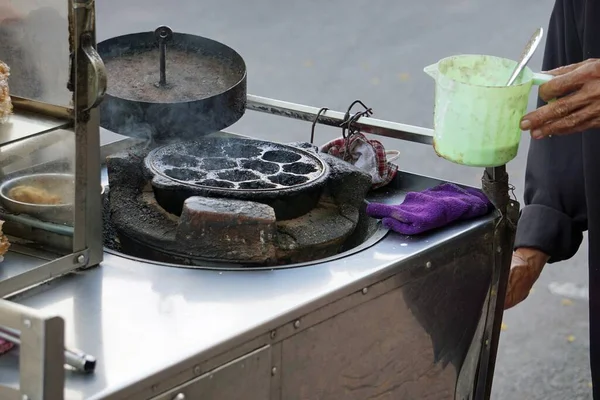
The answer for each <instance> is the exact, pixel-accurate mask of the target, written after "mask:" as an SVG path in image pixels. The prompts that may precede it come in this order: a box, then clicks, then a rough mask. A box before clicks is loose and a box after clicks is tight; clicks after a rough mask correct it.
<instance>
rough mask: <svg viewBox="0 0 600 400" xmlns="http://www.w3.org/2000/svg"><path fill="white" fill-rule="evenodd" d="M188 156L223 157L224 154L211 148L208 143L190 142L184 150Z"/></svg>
mask: <svg viewBox="0 0 600 400" xmlns="http://www.w3.org/2000/svg"><path fill="white" fill-rule="evenodd" d="M185 151H186V152H187V153H188V154H193V155H194V156H196V157H199V158H204V157H219V156H223V155H224V152H223V149H221V148H216V147H215V146H211V144H210V142H192V143H186V150H185Z"/></svg>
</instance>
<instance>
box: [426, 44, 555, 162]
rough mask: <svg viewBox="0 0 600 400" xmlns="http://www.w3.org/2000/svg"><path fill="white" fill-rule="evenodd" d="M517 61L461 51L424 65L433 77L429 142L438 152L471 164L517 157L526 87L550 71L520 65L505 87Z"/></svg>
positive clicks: (543, 79)
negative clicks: (542, 71)
mask: <svg viewBox="0 0 600 400" xmlns="http://www.w3.org/2000/svg"><path fill="white" fill-rule="evenodd" d="M516 65H517V63H516V61H512V60H508V59H504V58H499V57H493V56H485V55H460V56H454V57H448V58H444V59H443V60H441V61H439V62H438V63H437V64H434V65H430V66H428V67H426V68H425V72H426V73H427V74H428V75H430V76H431V77H433V78H434V79H435V108H434V122H433V129H434V139H433V147H434V149H435V151H436V153H437V154H438V155H439V156H441V157H443V158H445V159H446V160H449V161H452V162H454V163H457V164H462V165H468V166H473V167H497V166H500V165H504V164H506V163H507V162H509V161H511V160H512V159H514V158H515V157H516V156H517V152H518V150H519V142H520V141H521V129H520V128H519V124H520V121H521V118H523V116H524V115H525V113H526V112H527V104H528V101H529V93H530V91H531V88H532V86H533V85H541V84H543V83H546V82H548V81H549V80H550V79H552V76H551V75H546V74H538V73H533V72H532V71H531V69H529V68H527V67H525V68H524V69H523V71H522V72H521V74H520V76H519V77H518V78H517V80H516V81H515V83H514V84H513V85H512V86H506V83H507V81H508V78H509V77H510V75H511V74H512V72H513V70H514V68H515V66H516Z"/></svg>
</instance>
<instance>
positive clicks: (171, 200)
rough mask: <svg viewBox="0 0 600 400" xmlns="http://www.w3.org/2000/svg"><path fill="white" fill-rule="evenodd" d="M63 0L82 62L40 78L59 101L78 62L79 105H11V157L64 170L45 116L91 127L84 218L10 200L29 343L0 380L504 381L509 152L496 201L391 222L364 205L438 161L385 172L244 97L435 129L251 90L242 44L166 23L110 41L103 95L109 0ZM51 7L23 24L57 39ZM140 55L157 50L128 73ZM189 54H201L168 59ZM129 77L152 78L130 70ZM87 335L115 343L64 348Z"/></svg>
mask: <svg viewBox="0 0 600 400" xmlns="http://www.w3.org/2000/svg"><path fill="white" fill-rule="evenodd" d="M48 1H49V0H48ZM21 3H25V2H12V4H18V5H20V4H21ZM35 3H36V4H37V3H44V0H40V1H38V2H35ZM52 3H53V4H54V3H56V4H58V3H60V2H58V1H55V0H52ZM115 4H116V3H115ZM64 6H66V7H67V8H66V10H62V13H59V16H61V18H62V19H61V21H62V22H63V23H64V30H63V31H60V32H57V34H56V37H60V38H63V40H64V41H66V40H67V37H68V38H69V43H63V44H64V48H63V50H65V51H66V53H71V54H70V57H66V56H65V57H62V58H61V57H60V56H59V55H60V54H59V52H57V53H56V54H54V55H56V56H57V58H60V59H61V60H62V63H64V68H58V69H57V68H55V70H57V71H55V72H56V73H52V74H48V76H44V77H43V78H45V79H44V81H45V82H44V83H45V84H44V85H37V84H34V86H36V88H38V86H39V89H40V90H41V89H43V91H45V92H46V93H45V95H44V96H43V97H42V98H41V100H45V101H48V99H52V98H55V97H56V95H59V94H60V93H48V89H47V88H51V87H53V86H54V85H55V84H56V81H57V79H56V77H57V76H63V77H67V76H68V77H70V81H69V85H68V86H67V85H66V84H65V85H64V86H65V91H66V92H67V93H66V94H67V96H66V98H67V100H69V101H71V100H72V102H73V104H71V105H66V104H70V103H69V101H67V102H63V105H62V106H59V105H51V104H45V103H42V102H40V101H37V100H40V99H37V100H33V101H30V100H27V99H21V98H17V97H13V100H14V103H15V110H16V111H15V115H13V117H12V118H13V121H12V122H13V124H8V125H0V139H1V140H0V142H1V144H2V147H1V148H0V150H1V151H0V156H4V157H0V166H5V164H10V165H9V167H10V171H11V172H10V173H11V174H16V175H19V174H22V173H23V171H26V172H27V173H39V172H40V171H41V172H44V173H52V172H56V171H55V169H56V168H58V167H57V165H56V163H57V162H58V163H59V164H60V163H61V162H62V161H64V160H62V159H61V160H57V159H56V158H57V157H56V154H55V153H56V149H55V148H51V147H47V146H49V145H50V144H54V143H55V142H56V140H54V137H56V136H51V135H50V136H46V133H49V132H50V131H52V133H56V132H60V131H61V130H70V132H74V133H75V135H73V136H74V140H73V141H74V142H75V146H74V147H75V148H74V153H75V154H74V155H73V157H72V159H73V160H74V164H75V165H74V170H75V182H76V183H75V189H76V190H75V196H74V197H75V198H74V200H73V204H74V212H73V214H74V217H73V223H72V224H66V225H57V224H53V223H49V222H45V221H41V220H36V219H35V218H32V217H31V216H27V215H13V214H11V213H8V212H4V211H5V210H0V211H2V212H3V214H2V218H3V219H4V218H6V220H7V224H6V225H5V226H8V225H11V226H12V229H13V232H14V233H15V234H17V233H18V234H19V235H20V236H19V239H20V241H19V242H15V243H14V247H13V251H11V252H9V253H7V255H6V257H5V260H4V262H2V263H1V264H0V294H1V295H2V296H3V297H6V298H10V300H11V301H0V329H1V328H2V327H3V326H7V327H8V328H10V329H13V330H16V331H18V332H19V334H20V335H21V339H20V340H21V341H22V344H23V345H22V348H21V352H20V354H19V356H18V357H16V356H13V355H11V354H8V355H4V356H0V398H2V399H20V398H28V399H31V400H44V399H48V400H61V399H62V398H78V399H95V400H100V399H107V400H108V399H128V400H146V399H152V400H173V399H178V400H181V399H188V398H189V399H198V398H202V399H207V400H213V399H215V400H239V399H240V396H243V397H244V399H247V400H280V399H285V400H301V399H316V398H322V399H340V398H344V399H345V400H346V399H347V400H363V399H366V398H379V397H382V396H389V397H390V398H413V399H422V398H432V399H440V400H451V399H456V398H458V399H476V400H484V399H488V398H489V393H490V389H491V382H492V379H491V378H492V374H493V369H494V364H495V354H496V350H497V344H498V337H499V332H500V323H501V320H502V299H503V296H504V290H505V287H506V281H507V273H508V267H509V264H510V257H511V240H512V235H513V234H514V231H513V229H512V228H513V227H514V223H515V221H516V217H515V214H516V213H517V212H518V204H517V203H516V202H511V201H509V198H508V187H509V186H508V176H507V174H506V171H505V168H504V167H496V168H490V169H487V170H486V171H485V173H484V178H483V180H482V185H483V187H484V189H485V191H486V193H487V194H488V195H489V197H490V199H491V200H492V202H493V203H494V205H495V206H496V208H497V209H498V212H497V213H495V214H493V215H488V216H486V217H482V218H479V219H477V220H473V221H467V222H464V223H461V224H456V225H452V226H449V227H447V228H445V229H440V230H438V231H435V232H431V233H429V234H425V235H422V236H418V237H417V236H415V237H404V236H401V235H396V234H393V233H389V232H387V231H385V230H382V229H381V225H380V224H378V221H376V220H373V219H370V218H368V217H366V216H365V215H364V214H365V213H364V204H365V202H367V201H375V202H380V203H387V204H398V203H400V202H402V201H403V199H404V197H405V195H406V193H407V192H409V191H415V190H423V189H426V188H429V187H432V186H435V185H438V184H440V183H441V181H439V180H437V179H433V178H427V177H423V176H419V175H415V174H410V173H406V172H404V171H399V173H398V175H397V176H396V178H395V179H394V181H393V182H392V183H391V184H390V185H388V186H386V187H384V188H382V189H379V190H377V191H369V183H370V181H369V177H368V176H367V175H366V174H364V173H362V172H361V171H360V170H357V169H356V168H354V167H352V166H350V165H349V164H347V163H345V162H343V161H341V160H338V159H335V158H333V157H331V156H328V155H326V154H321V153H318V152H316V151H315V150H314V148H313V147H312V146H311V145H306V144H281V143H268V142H264V141H260V140H256V139H251V138H243V137H240V136H237V135H232V134H226V133H225V132H222V131H221V130H222V129H224V128H226V127H228V126H231V125H232V124H233V123H234V122H235V121H237V120H239V119H240V118H241V117H242V116H243V115H244V114H245V112H247V111H255V112H263V113H268V114H271V115H277V116H283V117H288V118H293V119H297V120H303V121H307V122H311V123H313V124H324V125H329V126H335V127H338V128H340V127H346V128H348V124H349V123H350V121H351V122H352V124H353V128H355V129H357V130H360V131H361V132H364V133H367V134H369V133H370V134H374V135H383V136H388V137H392V138H396V139H402V140H408V141H413V142H417V143H423V144H426V145H431V144H432V132H431V130H430V129H426V128H420V127H414V126H409V125H404V124H398V123H394V122H390V121H383V120H378V119H376V118H372V117H370V116H369V117H367V116H360V117H359V116H357V115H354V116H352V115H349V114H350V111H348V112H338V111H333V110H330V109H326V108H318V107H312V106H307V105H301V104H293V103H288V102H284V101H280V100H274V99H268V98H263V97H258V96H253V95H249V94H247V93H246V68H245V64H244V61H243V59H242V58H241V57H240V56H239V54H237V53H236V52H235V51H233V50H232V49H230V48H229V47H227V46H225V45H222V44H220V43H217V42H215V41H212V40H210V39H206V38H201V37H198V36H194V35H188V34H183V33H178V32H173V31H171V30H170V29H169V28H168V27H167V26H161V27H159V28H157V29H156V30H155V31H152V32H146V33H143V34H132V35H126V36H124V37H117V38H113V39H109V40H108V41H105V42H103V43H101V44H100V45H99V46H98V51H99V53H100V55H101V56H102V57H103V58H104V59H105V61H106V62H107V64H110V65H109V80H108V82H109V85H108V89H107V96H106V101H105V102H102V103H101V106H100V107H101V110H99V109H98V104H99V103H100V100H101V99H102V98H103V95H104V83H105V82H106V81H105V78H106V74H105V72H106V71H105V68H104V65H103V63H102V60H101V59H100V57H99V56H98V54H96V43H95V24H94V22H95V19H94V1H93V0H70V1H67V0H65V3H64ZM32 7H33V8H36V6H32ZM44 14H45V13H44V12H42V11H41V12H40V14H38V16H37V17H36V18H39V19H36V18H33V19H30V22H29V23H28V24H27V25H26V26H27V27H28V28H27V29H30V30H32V32H29V33H28V35H26V36H24V37H27V38H36V39H37V40H42V42H43V39H44V38H46V37H47V36H46V35H43V34H40V32H39V30H41V29H42V28H45V27H46V26H45V25H44V24H40V23H39V21H40V20H45V18H44V19H42V18H40V15H41V16H42V17H44V16H45V15H44ZM52 15H55V13H54V14H52ZM59 19H60V18H59ZM52 25H54V24H52ZM40 38H41V39H40ZM27 40H29V39H27ZM22 44H23V45H25V44H27V45H28V44H29V43H25V42H24V43H17V46H6V47H13V48H17V49H21V48H22V47H26V46H21V45H22ZM38 45H39V46H38V47H39V48H40V49H44V50H48V49H53V48H54V47H53V46H49V45H48V44H47V43H38ZM0 47H2V46H0ZM167 49H168V51H167ZM172 50H174V51H172ZM66 53H65V54H66ZM32 54H33V55H39V54H37V53H36V52H35V51H34V52H32ZM40 54H45V55H48V53H47V52H42V53H40ZM136 54H137V55H140V54H141V56H142V58H141V60H142V61H144V60H145V61H144V63H137V64H138V65H142V66H144V65H146V66H148V65H151V68H149V69H146V70H143V71H139V72H140V73H139V74H138V73H137V72H136V73H132V72H131V71H128V74H121V75H120V74H119V73H118V68H117V67H119V66H120V67H119V68H123V65H124V64H126V62H127V59H128V57H135V56H136ZM180 57H188V58H187V64H186V65H185V66H177V65H175V66H173V65H170V63H172V62H173V60H176V59H178V58H180ZM3 58H4V61H7V59H6V54H4V53H3V52H2V49H0V59H3ZM34 58H36V57H34ZM37 58H40V59H39V60H37V62H36V63H33V64H34V65H44V66H45V67H47V66H48V65H49V63H48V62H47V61H48V60H45V59H44V58H45V57H37ZM23 59H27V57H25V58H24V57H16V58H14V60H23ZM9 61H10V60H9ZM138 61H139V60H138ZM21 63H22V62H21ZM194 63H197V64H194ZM190 66H192V67H194V68H192V69H193V70H195V71H196V74H197V76H193V77H192V78H195V79H192V80H191V82H195V83H196V84H198V83H200V84H201V85H200V86H201V87H200V86H199V87H195V88H192V89H201V90H195V91H190V92H189V93H188V94H189V96H188V97H187V98H185V99H179V100H181V101H177V100H178V99H173V96H171V94H172V93H169V92H168V91H169V90H171V89H172V88H174V87H175V88H177V87H178V86H179V91H177V90H176V91H175V92H174V93H183V92H182V91H181V89H182V86H181V85H182V82H185V81H186V76H184V75H181V76H173V75H172V74H173V73H176V72H177V71H183V73H189V71H190V68H189V67H190ZM25 67H26V66H23V69H22V71H29V69H28V68H25ZM178 67H182V68H179V69H178ZM183 67H185V68H183ZM196 67H197V68H196ZM13 68H19V65H18V62H17V61H15V62H13ZM115 69H117V73H116V75H115ZM111 71H112V72H111ZM15 75H16V76H17V74H15ZM132 76H134V77H135V78H136V79H134V80H129V81H130V83H131V82H134V83H136V84H140V85H148V86H149V87H152V88H153V89H152V92H151V93H153V94H154V95H155V96H154V97H152V96H151V97H149V98H148V97H144V96H141V95H144V94H148V93H144V91H143V90H142V91H141V93H140V92H137V97H136V96H128V95H127V93H124V92H123V91H122V90H121V91H119V90H116V89H123V88H124V86H121V87H120V88H115V87H114V86H113V87H111V85H114V84H115V83H117V84H127V81H128V80H127V77H132ZM119 78H121V82H119ZM188 78H189V76H188ZM203 78H205V79H204V80H203ZM225 78H226V79H225ZM32 82H37V81H35V80H33V81H32ZM61 85H62V84H61ZM31 86H32V85H31V83H29V84H24V85H22V86H21V87H22V88H31ZM15 87H17V88H18V87H19V86H18V85H16V86H15ZM67 87H68V89H69V90H70V91H67V90H66V88H67ZM183 89H185V88H183ZM32 93H33V91H32ZM59 97H61V98H63V97H65V96H59ZM119 104H120V106H119ZM41 117H44V118H41ZM349 117H350V118H349ZM33 120H35V124H34V125H35V126H36V129H32V121H33ZM99 125H102V126H104V127H105V128H107V129H110V130H112V131H117V132H110V131H108V130H106V129H99ZM13 127H14V128H19V129H13ZM99 133H100V135H99ZM119 134H122V135H125V136H127V137H124V136H122V135H119ZM37 135H39V137H38V139H40V140H39V142H37V141H36V143H38V144H37V145H35V146H33V145H30V146H33V147H35V150H36V151H37V150H39V148H41V147H43V148H42V149H41V150H43V151H41V153H43V154H41V155H40V156H39V157H37V156H36V158H35V160H36V161H37V162H36V163H34V164H35V165H28V166H26V168H24V169H21V166H20V167H18V168H17V167H16V166H15V165H12V161H11V160H12V158H11V157H13V156H16V157H15V158H16V159H18V160H20V161H19V163H23V162H25V161H27V160H28V158H27V157H26V156H27V155H28V154H29V153H30V152H29V150H30V148H29V147H27V146H25V147H12V146H11V145H12V144H16V143H15V142H17V141H18V140H19V139H23V138H25V137H33V136H37ZM132 138H138V139H139V138H143V139H152V140H150V142H149V143H147V140H145V141H143V142H142V143H140V142H139V140H135V139H132ZM40 143H43V145H42V144H40ZM101 143H102V145H101ZM46 147H47V148H46ZM100 154H105V155H110V156H109V157H108V158H107V160H106V163H105V164H104V163H101V162H100V161H99V160H100V157H99V156H100ZM103 158H104V157H103ZM19 165H21V164H19ZM99 170H100V171H99ZM98 172H101V174H100V173H98ZM100 176H102V184H103V186H104V187H105V189H106V190H105V191H104V197H101V196H102V195H101V192H100V190H98V189H99V187H98V186H99V183H100V182H99V181H100ZM10 177H12V176H8V175H7V176H3V179H8V178H10ZM102 204H103V205H104V209H103V212H101V210H102ZM101 217H102V218H103V220H104V223H102V222H101V221H100V219H101ZM103 228H104V229H103ZM102 230H103V232H102ZM102 236H103V237H104V245H105V248H104V249H103V247H102ZM59 244H60V245H59ZM58 245H59V246H58ZM57 246H58V247H60V251H59V250H57V248H56V247H57ZM38 267H39V268H38ZM90 267H97V268H90ZM291 267H295V268H291ZM75 270H77V273H76V274H69V273H70V272H72V271H75ZM43 283H47V284H44V285H42V284H43ZM15 303H19V304H15ZM36 309H43V312H42V311H38V310H36ZM65 322H66V325H67V326H68V327H69V329H65V328H64V325H65ZM65 333H66V334H65ZM163 343H164V345H163ZM75 344H76V345H77V347H78V348H82V349H83V350H84V351H85V352H87V353H89V354H91V355H93V356H96V357H97V358H98V368H97V369H96V371H95V375H94V376H82V375H81V374H79V373H77V372H72V373H69V374H65V373H64V370H63V369H62V368H61V367H62V366H63V365H64V363H65V360H66V356H65V349H64V347H65V346H72V345H75ZM124 355H126V356H124ZM415 376H418V377H420V378H419V379H416V380H415ZM240 394H242V395H240Z"/></svg>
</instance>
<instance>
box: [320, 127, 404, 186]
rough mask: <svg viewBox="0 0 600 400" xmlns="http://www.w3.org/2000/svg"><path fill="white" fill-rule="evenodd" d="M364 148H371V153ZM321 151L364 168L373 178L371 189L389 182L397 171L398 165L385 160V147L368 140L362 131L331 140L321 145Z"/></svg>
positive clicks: (375, 141)
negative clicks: (367, 152) (347, 136)
mask: <svg viewBox="0 0 600 400" xmlns="http://www.w3.org/2000/svg"><path fill="white" fill-rule="evenodd" d="M366 149H370V150H372V152H371V154H366V153H365V150H366ZM321 151H322V152H323V153H328V154H330V155H332V156H334V157H337V158H341V159H342V160H344V161H347V162H349V163H350V164H353V165H356V166H357V167H359V168H361V169H363V170H365V172H367V173H368V174H369V175H371V177H372V179H373V184H372V185H371V188H373V189H377V188H380V187H383V186H385V185H387V184H389V183H390V182H391V181H392V179H394V177H395V176H396V173H398V166H397V165H395V164H392V163H390V162H388V161H387V156H386V153H385V148H384V147H383V145H382V144H381V142H379V141H377V140H369V139H367V138H366V137H365V135H363V134H362V133H354V134H352V135H350V137H349V138H343V137H340V138H337V139H335V140H332V141H331V142H329V143H327V144H325V145H324V146H323V147H321ZM369 158H374V160H369ZM361 159H362V160H361ZM370 161H371V162H370Z"/></svg>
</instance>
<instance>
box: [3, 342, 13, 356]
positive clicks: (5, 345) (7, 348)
mask: <svg viewBox="0 0 600 400" xmlns="http://www.w3.org/2000/svg"><path fill="white" fill-rule="evenodd" d="M13 347H15V345H14V344H12V343H11V342H7V341H6V340H4V339H0V356H1V355H2V354H5V353H8V352H9V351H10V350H11V349H12V348H13Z"/></svg>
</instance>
